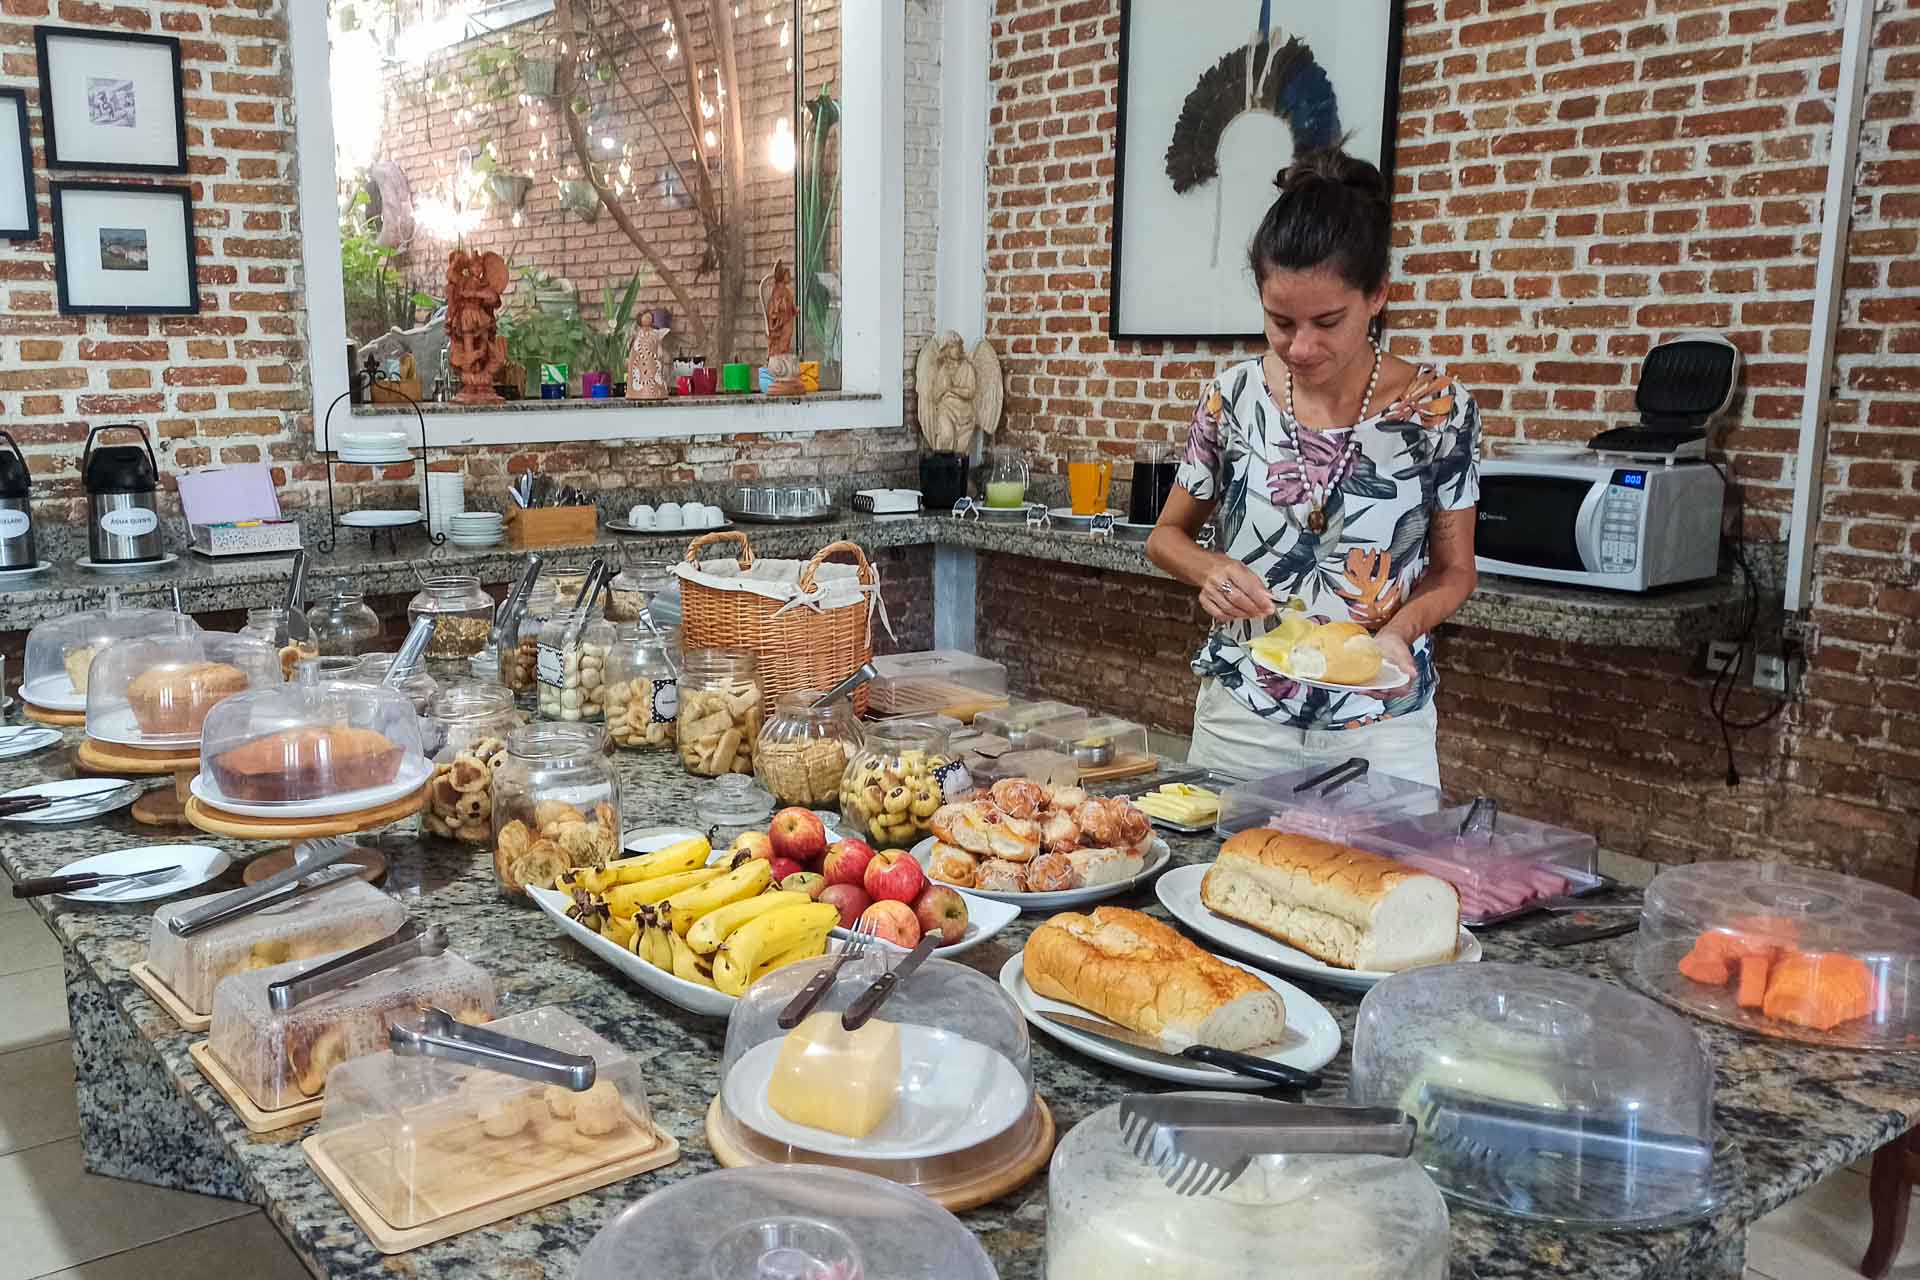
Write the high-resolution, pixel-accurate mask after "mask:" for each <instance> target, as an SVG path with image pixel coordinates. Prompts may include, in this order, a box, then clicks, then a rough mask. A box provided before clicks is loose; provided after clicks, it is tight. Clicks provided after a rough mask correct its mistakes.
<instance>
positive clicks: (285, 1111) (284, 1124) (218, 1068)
mask: <svg viewBox="0 0 1920 1280" xmlns="http://www.w3.org/2000/svg"><path fill="white" fill-rule="evenodd" d="M209 1025H211V1021H209ZM187 1056H188V1057H190V1058H192V1059H193V1065H194V1066H196V1067H198V1068H200V1074H201V1075H202V1076H204V1077H206V1081H207V1083H208V1084H210V1085H212V1086H213V1089H214V1092H215V1093H218V1094H219V1095H220V1096H221V1097H223V1098H225V1099H226V1100H227V1105H228V1106H230V1107H232V1108H233V1110H234V1114H236V1115H238V1116H239V1117H240V1122H241V1123H242V1124H244V1125H246V1126H247V1132H248V1133H278V1132H279V1131H280V1130H282V1129H291V1128H292V1127H293V1126H295V1125H297V1124H305V1123H307V1121H309V1120H318V1119H319V1118H320V1108H321V1107H322V1106H323V1105H324V1104H323V1103H322V1101H321V1099H319V1098H307V1099H305V1100H304V1101H301V1102H296V1103H294V1104H293V1105H292V1106H290V1107H280V1108H277V1109H276V1110H273V1111H268V1110H266V1109H264V1108H263V1107H261V1106H260V1104H259V1103H257V1102H255V1101H254V1100H253V1099H252V1098H251V1097H249V1096H247V1091H246V1088H245V1087H244V1086H243V1085H242V1084H241V1083H240V1080H239V1078H238V1077H237V1076H235V1075H234V1074H233V1072H231V1071H229V1070H227V1064H226V1063H224V1062H222V1061H220V1059H219V1058H217V1057H215V1056H214V1053H213V1049H212V1048H211V1047H210V1046H209V1045H208V1043H207V1041H205V1040H196V1041H194V1042H193V1043H192V1044H190V1045H188V1046H187Z"/></svg>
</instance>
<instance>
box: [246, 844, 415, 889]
mask: <svg viewBox="0 0 1920 1280" xmlns="http://www.w3.org/2000/svg"><path fill="white" fill-rule="evenodd" d="M353 860H354V861H355V862H357V863H359V864H360V870H359V871H357V872H355V873H354V876H355V878H356V879H360V880H365V881H366V882H367V883H368V884H379V883H380V880H381V877H383V876H385V875H386V874H387V855H386V854H384V853H382V852H380V851H379V850H378V849H369V848H368V847H367V846H366V845H360V846H359V847H357V848H356V849H354V851H353ZM292 865H293V846H292V845H288V846H287V847H286V848H284V849H276V850H274V851H273V852H272V853H269V854H264V855H262V856H261V857H258V858H255V859H254V860H253V861H252V862H249V863H248V864H247V865H246V868H245V869H244V870H242V871H241V872H240V880H241V883H243V884H259V883H260V882H261V881H262V880H265V879H266V878H267V877H268V876H277V875H279V874H280V873H281V872H282V871H285V870H286V869H287V868H288V867H290V866H292Z"/></svg>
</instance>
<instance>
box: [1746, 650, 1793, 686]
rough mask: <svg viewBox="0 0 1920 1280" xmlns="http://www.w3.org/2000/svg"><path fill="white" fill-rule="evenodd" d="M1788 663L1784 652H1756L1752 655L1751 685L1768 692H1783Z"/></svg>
mask: <svg viewBox="0 0 1920 1280" xmlns="http://www.w3.org/2000/svg"><path fill="white" fill-rule="evenodd" d="M1788 665H1789V662H1788V658H1787V655H1785V654H1784V653H1756V654H1755V655H1754V656H1753V687H1754V688H1756V689H1765V690H1767V691H1768V692H1770V693H1785V692H1786V691H1787V668H1788Z"/></svg>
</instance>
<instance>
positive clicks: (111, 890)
mask: <svg viewBox="0 0 1920 1280" xmlns="http://www.w3.org/2000/svg"><path fill="white" fill-rule="evenodd" d="M232 863H233V860H232V859H231V858H229V857H227V855H226V854H224V853H222V852H220V850H218V849H215V848H211V847H210V846H207V845H204V844H149V845H142V846H141V847H139V848H137V849H115V850H114V851H113V852H112V853H96V854H94V855H93V856H92V857H91V858H82V859H80V861H78V862H69V863H68V864H67V865H66V866H64V867H62V868H60V869H59V870H58V871H56V872H54V873H53V874H54V875H57V876H77V875H80V874H81V873H83V872H88V871H93V872H98V873H99V874H101V875H107V876H113V875H120V874H121V873H123V872H128V871H151V870H153V869H154V868H156V867H172V866H177V867H179V868H180V869H179V870H178V871H176V872H174V873H173V874H172V875H170V876H157V877H155V878H153V879H149V880H112V881H109V882H108V883H106V884H102V885H96V886H94V887H93V888H91V889H78V890H75V891H74V892H72V893H63V894H61V895H60V896H61V897H63V898H65V899H66V900H67V901H69V902H106V903H116V902H148V901H151V900H152V899H154V898H166V897H171V896H172V895H174V894H176V893H184V892H186V891H187V890H188V889H193V888H197V887H198V886H200V885H203V884H205V883H206V882H207V881H209V880H212V879H214V878H216V877H217V876H219V875H220V874H221V873H223V872H224V871H226V869H227V868H228V867H229V866H231V865H232Z"/></svg>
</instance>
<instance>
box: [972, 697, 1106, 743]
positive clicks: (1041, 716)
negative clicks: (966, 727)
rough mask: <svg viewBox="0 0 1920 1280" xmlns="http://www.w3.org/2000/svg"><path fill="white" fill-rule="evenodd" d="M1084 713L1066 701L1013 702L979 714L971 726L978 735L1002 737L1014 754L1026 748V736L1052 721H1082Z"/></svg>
mask: <svg viewBox="0 0 1920 1280" xmlns="http://www.w3.org/2000/svg"><path fill="white" fill-rule="evenodd" d="M1086 718H1087V712H1086V710H1085V709H1084V708H1082V707H1076V706H1074V705H1073V704H1072V703H1070V702H1054V701H1051V700H1044V701H1040V702H1014V703H1010V704H1009V705H1007V706H1005V707H1002V708H999V709H998V710H994V711H982V712H981V713H980V714H979V715H977V716H975V717H974V718H973V727H974V728H976V729H978V730H979V731H980V732H981V733H985V734H991V735H993V736H994V737H998V738H1005V739H1006V740H1007V743H1008V745H1010V746H1012V747H1013V748H1014V749H1015V750H1016V751H1017V750H1019V749H1020V748H1021V747H1024V746H1026V745H1027V735H1028V734H1029V733H1031V732H1032V731H1033V730H1035V729H1038V728H1040V727H1041V726H1043V725H1046V724H1049V723H1051V722H1052V721H1055V720H1084V719H1086Z"/></svg>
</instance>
